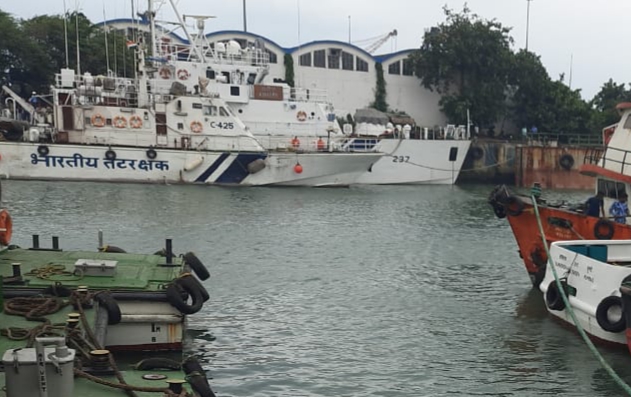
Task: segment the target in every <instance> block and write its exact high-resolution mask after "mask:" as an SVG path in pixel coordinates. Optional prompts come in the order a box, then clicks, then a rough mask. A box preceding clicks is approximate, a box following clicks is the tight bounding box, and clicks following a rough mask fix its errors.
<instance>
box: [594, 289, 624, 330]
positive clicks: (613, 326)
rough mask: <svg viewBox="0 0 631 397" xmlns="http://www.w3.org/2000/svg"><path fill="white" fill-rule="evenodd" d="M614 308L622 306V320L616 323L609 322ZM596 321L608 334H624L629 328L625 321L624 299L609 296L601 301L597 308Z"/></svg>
mask: <svg viewBox="0 0 631 397" xmlns="http://www.w3.org/2000/svg"><path fill="white" fill-rule="evenodd" d="M614 306H620V319H619V320H618V321H616V322H614V323H612V322H611V321H610V320H609V316H608V315H607V314H608V313H609V309H611V308H612V307H614ZM596 321H598V325H600V328H602V329H604V330H605V331H607V332H614V333H617V332H622V331H624V330H625V329H626V328H627V321H626V320H625V316H624V313H623V312H622V299H621V298H620V297H619V296H613V295H612V296H608V297H606V298H605V299H603V300H601V301H600V303H599V304H598V307H596Z"/></svg>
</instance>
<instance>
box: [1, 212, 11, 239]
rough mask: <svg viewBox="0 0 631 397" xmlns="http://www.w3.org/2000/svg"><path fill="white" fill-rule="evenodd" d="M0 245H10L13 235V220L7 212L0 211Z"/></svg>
mask: <svg viewBox="0 0 631 397" xmlns="http://www.w3.org/2000/svg"><path fill="white" fill-rule="evenodd" d="M0 229H3V230H0V244H2V245H5V246H7V245H9V243H11V235H12V234H13V220H12V219H11V215H10V214H9V211H7V210H5V209H4V208H3V209H0Z"/></svg>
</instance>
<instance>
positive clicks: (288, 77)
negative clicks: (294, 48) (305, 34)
mask: <svg viewBox="0 0 631 397" xmlns="http://www.w3.org/2000/svg"><path fill="white" fill-rule="evenodd" d="M284 61H285V81H286V82H287V84H289V86H290V87H293V86H294V84H295V82H294V57H292V56H291V54H285V58H284Z"/></svg>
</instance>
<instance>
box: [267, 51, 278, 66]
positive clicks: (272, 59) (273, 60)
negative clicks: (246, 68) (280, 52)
mask: <svg viewBox="0 0 631 397" xmlns="http://www.w3.org/2000/svg"><path fill="white" fill-rule="evenodd" d="M265 52H267V55H269V63H278V57H277V56H276V53H275V52H272V51H270V50H265Z"/></svg>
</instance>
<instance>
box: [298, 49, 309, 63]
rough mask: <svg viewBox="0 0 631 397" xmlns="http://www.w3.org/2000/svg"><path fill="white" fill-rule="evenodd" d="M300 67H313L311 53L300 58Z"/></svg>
mask: <svg viewBox="0 0 631 397" xmlns="http://www.w3.org/2000/svg"><path fill="white" fill-rule="evenodd" d="M299 59H300V66H311V53H310V52H308V53H306V54H302V55H301V56H300V58H299Z"/></svg>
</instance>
